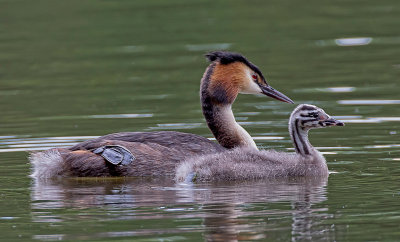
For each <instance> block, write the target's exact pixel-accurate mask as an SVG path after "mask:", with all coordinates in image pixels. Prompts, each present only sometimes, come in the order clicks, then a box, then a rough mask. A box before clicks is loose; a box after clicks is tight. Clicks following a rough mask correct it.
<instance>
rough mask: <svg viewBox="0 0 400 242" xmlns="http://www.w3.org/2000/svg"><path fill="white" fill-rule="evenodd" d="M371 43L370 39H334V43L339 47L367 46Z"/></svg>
mask: <svg viewBox="0 0 400 242" xmlns="http://www.w3.org/2000/svg"><path fill="white" fill-rule="evenodd" d="M371 41H372V38H370V37H366V38H364V37H363V38H343V39H335V43H336V44H337V45H339V46H356V45H368V44H369V43H371Z"/></svg>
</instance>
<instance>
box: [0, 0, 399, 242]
mask: <svg viewBox="0 0 400 242" xmlns="http://www.w3.org/2000/svg"><path fill="white" fill-rule="evenodd" d="M399 21H400V3H399V2H398V1H395V0H384V1H370V0H365V1H356V0H353V1H316V0H311V1H307V2H304V1H303V2H298V1H297V2H296V1H278V0H275V1H191V2H189V1H183V0H180V1H177V0H171V1H160V0H158V1H105V0H103V1H75V0H69V1H50V0H39V1H26V0H13V1H10V0H7V1H4V0H1V1H0V111H1V113H0V231H1V238H0V240H4V241H13V240H25V241H31V240H39V241H56V240H87V241H111V240H112V241H116V240H137V241H179V240H182V241H184V240H191V241H196V240H197V241H201V240H224V241H226V240H253V239H254V240H257V239H259V240H268V241H290V240H292V241H304V240H314V241H320V240H328V241H398V240H399V239H400V186H399V185H400V142H399V136H400V112H399V105H400V98H399V91H400V87H399V84H400V82H399V78H400V59H399V56H400V28H399ZM343 38H359V39H352V40H343ZM350 45H351V46H350ZM215 49H224V50H231V51H237V52H241V53H243V54H244V55H246V56H247V57H248V58H249V59H250V60H251V61H252V62H253V63H255V64H256V65H257V66H259V67H260V69H261V70H262V71H263V73H264V75H265V76H266V77H267V79H268V80H269V83H270V84H271V85H272V86H273V87H275V88H276V89H278V90H280V91H281V92H283V93H285V94H287V95H288V96H289V97H291V98H292V99H293V100H294V101H295V102H296V103H297V104H298V103H312V104H315V105H318V106H320V107H322V108H324V109H325V110H326V111H327V112H328V113H329V114H331V115H333V116H336V117H337V118H338V119H340V120H342V121H344V122H345V123H346V126H345V127H335V128H329V129H320V130H315V131H313V132H312V134H311V137H310V138H311V142H312V143H313V144H314V146H316V147H318V148H319V150H320V151H321V152H323V153H324V154H325V157H326V159H327V161H328V166H329V169H330V171H332V174H331V175H330V176H329V179H328V180H302V179H300V180H293V181H290V182H245V183H234V184H232V183H223V184H193V185H183V184H174V183H173V182H171V181H170V180H168V179H167V180H163V179H157V180H137V179H136V180H135V179H126V180H102V179H98V180H97V179H93V180H92V179H87V180H63V181H57V182H47V183H35V182H34V181H33V180H31V179H30V178H29V177H28V174H29V172H30V165H29V163H28V160H27V154H28V153H27V151H30V150H40V149H46V148H49V147H55V146H69V145H72V144H75V143H76V142H79V141H82V140H85V139H88V138H90V137H95V136H100V135H104V134H107V133H112V132H121V131H155V130H175V131H183V132H190V133H195V134H199V135H203V136H205V137H210V138H211V137H212V136H211V133H210V132H209V130H208V129H207V127H206V125H205V124H204V120H203V117H202V115H201V111H200V106H199V98H198V88H199V80H200V78H201V76H202V73H203V71H204V69H205V67H206V66H207V63H206V61H205V59H204V57H203V54H204V53H206V52H207V51H210V50H215ZM293 108H294V106H293V105H289V104H284V103H279V102H276V101H273V100H272V99H269V98H266V97H256V96H248V95H242V96H240V97H239V98H238V99H237V101H236V103H235V105H234V112H235V115H236V117H237V120H238V121H240V122H241V124H242V126H243V127H244V128H246V129H247V130H248V131H249V133H250V134H251V135H252V136H253V137H255V138H256V142H257V144H258V145H259V146H260V147H265V148H275V149H278V150H286V151H287V150H289V151H290V148H291V147H292V145H291V142H290V140H289V138H288V132H287V119H288V116H289V114H290V112H291V111H292V110H293Z"/></svg>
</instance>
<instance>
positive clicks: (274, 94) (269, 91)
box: [260, 85, 294, 104]
mask: <svg viewBox="0 0 400 242" xmlns="http://www.w3.org/2000/svg"><path fill="white" fill-rule="evenodd" d="M260 88H261V90H262V92H263V94H265V95H267V96H269V97H272V98H275V99H276V100H279V101H281V102H285V103H291V104H294V102H293V101H292V99H290V98H288V97H287V96H286V95H285V94H283V93H281V92H279V91H277V90H275V89H273V88H272V87H270V86H264V85H260Z"/></svg>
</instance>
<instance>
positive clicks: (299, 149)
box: [289, 118, 314, 156]
mask: <svg viewBox="0 0 400 242" xmlns="http://www.w3.org/2000/svg"><path fill="white" fill-rule="evenodd" d="M300 122H301V120H300V119H298V118H295V119H290V122H289V133H290V137H291V139H292V142H293V145H294V148H295V150H296V153H298V154H301V155H304V156H305V155H311V154H312V153H313V152H314V147H313V146H312V145H311V143H310V141H309V139H308V131H309V129H304V128H302V127H300Z"/></svg>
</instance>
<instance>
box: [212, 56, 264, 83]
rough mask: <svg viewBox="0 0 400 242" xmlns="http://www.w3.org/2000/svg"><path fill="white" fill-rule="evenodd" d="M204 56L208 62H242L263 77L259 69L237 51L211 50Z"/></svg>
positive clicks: (225, 63)
mask: <svg viewBox="0 0 400 242" xmlns="http://www.w3.org/2000/svg"><path fill="white" fill-rule="evenodd" d="M205 56H206V58H207V59H208V60H209V61H210V62H214V61H219V62H220V63H221V64H223V65H227V64H230V63H233V62H242V63H244V64H245V65H247V66H248V67H250V69H252V70H253V71H254V72H256V73H257V74H258V75H259V76H260V77H261V78H263V79H264V76H263V74H262V73H261V71H260V69H258V67H257V66H256V65H254V64H253V63H251V62H250V61H249V60H247V59H246V57H244V56H243V55H241V54H239V53H235V52H228V51H212V52H209V53H207V54H206V55H205Z"/></svg>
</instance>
